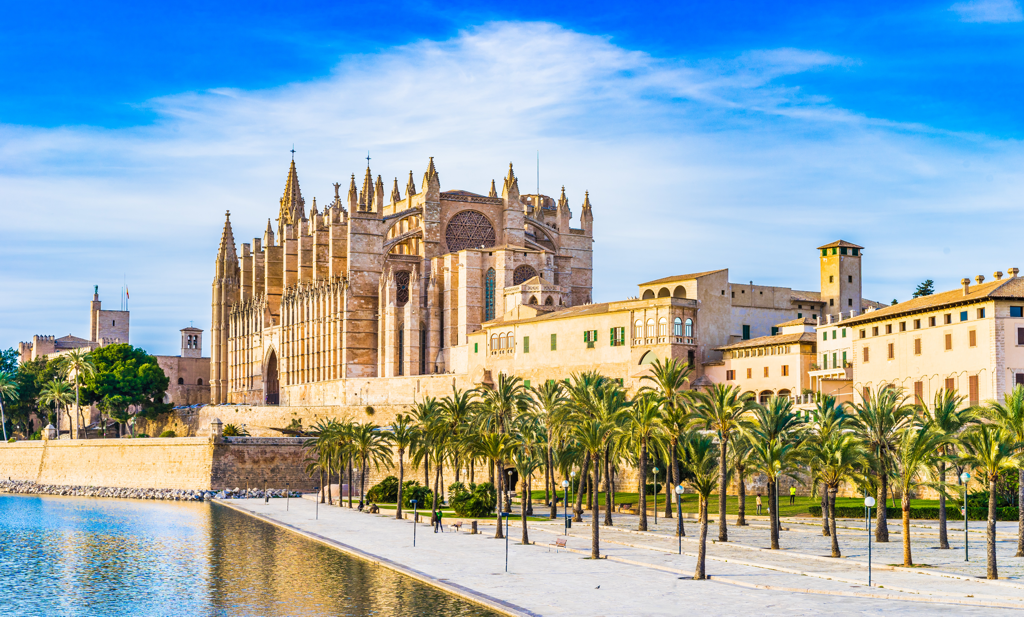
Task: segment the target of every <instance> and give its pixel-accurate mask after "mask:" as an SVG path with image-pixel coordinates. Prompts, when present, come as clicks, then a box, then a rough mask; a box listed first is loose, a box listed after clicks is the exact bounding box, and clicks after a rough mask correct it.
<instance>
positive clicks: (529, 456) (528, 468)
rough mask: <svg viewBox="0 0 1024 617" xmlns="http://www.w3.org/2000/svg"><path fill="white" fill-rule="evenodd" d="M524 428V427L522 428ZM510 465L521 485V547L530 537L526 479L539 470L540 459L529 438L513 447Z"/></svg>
mask: <svg viewBox="0 0 1024 617" xmlns="http://www.w3.org/2000/svg"><path fill="white" fill-rule="evenodd" d="M524 428H525V427H524ZM512 464H513V465H514V466H515V468H516V471H517V472H519V482H520V483H522V497H521V499H522V503H521V504H520V505H521V506H522V507H520V509H519V510H520V515H521V517H522V524H523V540H522V542H523V545H524V546H525V545H528V544H529V543H530V535H529V533H528V531H527V529H526V514H527V513H526V501H527V492H528V490H529V488H528V487H529V481H528V478H529V477H530V476H532V475H533V473H534V472H535V471H537V470H538V469H540V466H541V459H540V457H539V456H538V453H537V447H536V445H535V444H531V443H530V440H529V438H526V439H521V440H520V441H519V442H518V443H517V444H516V445H515V446H513V454H512Z"/></svg>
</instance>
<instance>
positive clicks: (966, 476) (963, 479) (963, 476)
mask: <svg viewBox="0 0 1024 617" xmlns="http://www.w3.org/2000/svg"><path fill="white" fill-rule="evenodd" d="M970 479H971V474H969V473H967V472H966V471H965V472H963V473H962V474H960V481H961V482H963V483H964V561H968V560H969V558H968V553H967V481H968V480H970Z"/></svg>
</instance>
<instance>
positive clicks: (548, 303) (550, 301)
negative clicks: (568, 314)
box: [544, 296, 555, 306]
mask: <svg viewBox="0 0 1024 617" xmlns="http://www.w3.org/2000/svg"><path fill="white" fill-rule="evenodd" d="M554 305H555V299H554V298H552V297H551V296H548V298H547V300H544V306H554Z"/></svg>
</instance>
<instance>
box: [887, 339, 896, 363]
mask: <svg viewBox="0 0 1024 617" xmlns="http://www.w3.org/2000/svg"><path fill="white" fill-rule="evenodd" d="M895 357H896V345H894V344H892V343H889V359H890V360H892V359H893V358H895Z"/></svg>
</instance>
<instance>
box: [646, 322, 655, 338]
mask: <svg viewBox="0 0 1024 617" xmlns="http://www.w3.org/2000/svg"><path fill="white" fill-rule="evenodd" d="M647 336H648V337H649V338H653V337H654V318H653V317H651V318H650V319H648V320H647Z"/></svg>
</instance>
